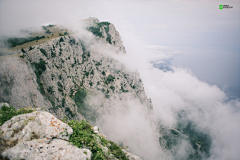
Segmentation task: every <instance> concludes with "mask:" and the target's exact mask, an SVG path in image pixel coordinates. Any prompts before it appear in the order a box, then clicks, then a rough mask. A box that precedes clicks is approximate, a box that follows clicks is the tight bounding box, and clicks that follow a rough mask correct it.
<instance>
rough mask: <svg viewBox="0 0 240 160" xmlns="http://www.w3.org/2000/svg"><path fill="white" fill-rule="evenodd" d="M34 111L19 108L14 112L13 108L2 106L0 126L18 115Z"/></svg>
mask: <svg viewBox="0 0 240 160" xmlns="http://www.w3.org/2000/svg"><path fill="white" fill-rule="evenodd" d="M33 111H35V110H34V109H32V108H30V107H28V108H21V109H18V110H16V109H15V108H14V107H13V106H9V107H8V106H6V105H4V106H3V107H2V108H1V109H0V126H1V125H3V124H4V123H5V122H6V121H8V120H10V119H11V118H12V117H14V116H17V115H20V114H27V113H31V112H33Z"/></svg>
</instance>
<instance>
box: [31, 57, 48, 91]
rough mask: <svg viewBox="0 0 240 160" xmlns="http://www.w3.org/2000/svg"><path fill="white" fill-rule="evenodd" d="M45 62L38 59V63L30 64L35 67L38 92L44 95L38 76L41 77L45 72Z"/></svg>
mask: <svg viewBox="0 0 240 160" xmlns="http://www.w3.org/2000/svg"><path fill="white" fill-rule="evenodd" d="M45 64H46V62H45V61H44V60H43V59H40V62H39V63H36V62H34V63H32V65H33V66H34V67H35V71H34V72H35V74H36V77H37V83H38V86H39V88H40V92H41V93H42V94H43V95H44V94H45V90H44V88H43V84H42V82H41V79H40V76H41V75H42V73H43V72H44V71H45V70H46V66H45Z"/></svg>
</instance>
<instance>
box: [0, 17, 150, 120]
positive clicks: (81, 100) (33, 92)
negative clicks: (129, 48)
mask: <svg viewBox="0 0 240 160" xmlns="http://www.w3.org/2000/svg"><path fill="white" fill-rule="evenodd" d="M85 21H86V22H88V23H87V24H88V25H87V30H88V32H90V33H92V34H93V35H94V37H95V38H93V39H90V40H89V39H79V38H77V37H76V36H74V35H65V36H62V37H59V38H55V39H52V40H50V41H48V42H47V43H43V44H40V45H36V46H30V48H29V49H26V48H23V49H22V50H21V51H17V52H16V53H15V54H16V55H20V58H18V57H12V58H11V59H8V60H6V61H5V62H4V63H2V64H1V68H3V70H2V71H0V72H1V77H0V81H1V84H0V85H1V87H0V93H1V96H0V101H3V102H9V103H10V104H11V105H13V106H15V107H16V108H22V107H26V106H31V107H43V106H44V107H45V108H46V109H47V110H49V111H50V112H51V113H53V114H54V115H56V116H57V117H58V118H60V119H62V118H64V117H68V118H69V119H76V120H81V119H83V118H86V119H88V120H90V121H92V122H94V121H96V119H97V118H98V116H99V115H101V113H103V112H105V111H106V110H107V108H108V107H110V106H109V104H114V103H118V102H121V101H124V100H128V99H137V100H138V101H140V102H141V103H142V104H143V105H144V106H146V108H147V110H148V112H149V114H152V104H151V100H150V99H147V97H146V95H145V92H144V87H143V84H142V81H141V78H140V76H139V74H138V73H137V72H130V71H128V70H127V69H126V68H125V66H124V65H123V64H121V63H120V62H118V61H117V60H115V59H113V58H112V57H111V56H109V55H108V54H104V53H103V52H101V51H100V50H101V48H100V49H99V47H98V46H99V45H96V44H98V43H100V44H101V46H103V47H102V48H109V51H110V52H111V54H124V53H125V52H126V51H125V48H124V46H123V44H122V41H121V38H120V36H119V33H118V32H117V31H116V29H115V27H114V25H113V24H111V23H108V22H101V23H100V22H99V21H98V20H97V19H96V18H89V19H87V20H85ZM89 41H90V42H89ZM95 97H100V98H98V101H97V102H94V99H95ZM99 99H100V100H99Z"/></svg>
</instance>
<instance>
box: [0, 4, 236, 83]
mask: <svg viewBox="0 0 240 160" xmlns="http://www.w3.org/2000/svg"><path fill="white" fill-rule="evenodd" d="M220 4H226V5H230V6H233V8H231V9H223V10H220V9H219V5H220ZM88 17H97V18H98V19H99V20H100V21H109V22H111V23H113V24H114V25H115V27H116V29H117V30H118V31H119V32H120V35H121V36H122V39H123V43H125V42H126V41H127V39H128V37H129V34H130V33H131V34H133V35H134V36H136V38H138V39H140V40H141V41H143V42H145V43H146V44H147V45H160V46H174V47H175V46H178V47H184V48H186V47H187V48H189V50H184V51H185V53H183V55H182V56H178V57H173V61H172V64H173V65H177V66H183V67H188V68H190V69H191V70H192V71H193V72H194V73H195V74H196V76H197V77H198V78H200V79H201V80H203V81H207V82H208V83H211V84H217V85H218V86H219V87H223V86H225V87H226V86H240V74H239V73H240V45H239V44H240V1H239V0H225V1H217V0H213V1H207V0H196V1H190V0H169V1H163V0H114V1H110V0H93V1H87V0H70V1H64V0H48V1H47V0H42V1H34V0H1V1H0V22H1V23H0V35H14V34H15V33H16V32H15V30H16V29H22V28H29V27H33V26H35V27H36V26H41V25H43V24H47V23H57V24H58V23H69V22H75V21H78V20H81V19H85V18H88Z"/></svg>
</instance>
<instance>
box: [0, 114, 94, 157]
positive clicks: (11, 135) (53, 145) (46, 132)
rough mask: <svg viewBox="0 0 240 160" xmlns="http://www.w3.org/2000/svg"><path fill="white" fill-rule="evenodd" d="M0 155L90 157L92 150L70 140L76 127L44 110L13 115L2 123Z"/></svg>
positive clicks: (0, 129)
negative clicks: (72, 143) (69, 141)
mask: <svg viewBox="0 0 240 160" xmlns="http://www.w3.org/2000/svg"><path fill="white" fill-rule="evenodd" d="M0 131H1V134H0V141H1V143H0V150H1V155H2V157H4V158H8V159H29V160H31V159H90V158H91V152H90V150H88V149H85V148H82V149H80V148H77V147H75V146H73V145H70V144H68V142H67V141H68V139H69V136H70V135H71V134H72V132H73V130H72V128H71V127H69V126H68V125H67V124H65V123H63V122H62V121H60V120H58V119H57V118H56V117H54V116H53V115H52V114H50V113H48V112H45V111H40V110H39V111H35V112H33V113H29V114H22V115H18V116H15V117H13V118H12V119H10V120H9V121H7V122H5V123H4V124H3V125H2V126H1V127H0Z"/></svg>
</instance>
